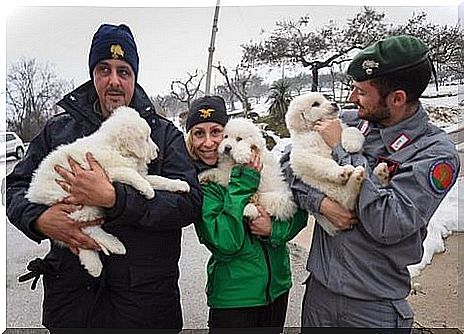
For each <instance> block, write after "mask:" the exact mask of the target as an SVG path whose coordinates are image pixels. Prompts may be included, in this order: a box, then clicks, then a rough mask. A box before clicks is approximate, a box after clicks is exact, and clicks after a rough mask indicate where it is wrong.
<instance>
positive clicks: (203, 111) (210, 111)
mask: <svg viewBox="0 0 464 334" xmlns="http://www.w3.org/2000/svg"><path fill="white" fill-rule="evenodd" d="M213 111H215V110H214V109H211V108H208V109H200V110H198V112H199V113H200V117H201V118H204V119H208V118H210V117H211V115H212V114H213Z"/></svg>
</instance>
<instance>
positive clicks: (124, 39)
mask: <svg viewBox="0 0 464 334" xmlns="http://www.w3.org/2000/svg"><path fill="white" fill-rule="evenodd" d="M105 59H120V60H125V61H126V62H128V63H129V65H130V66H131V67H132V70H133V71H134V73H135V79H136V80H137V74H138V72H139V55H138V54H137V45H135V40H134V36H133V35H132V32H131V31H130V29H129V27H128V26H126V25H125V24H120V25H119V26H115V25H112V24H102V25H101V26H100V28H98V30H97V32H96V33H95V35H93V39H92V45H91V46H90V52H89V71H90V78H92V80H93V69H94V67H95V65H97V64H98V63H99V62H100V61H102V60H105Z"/></svg>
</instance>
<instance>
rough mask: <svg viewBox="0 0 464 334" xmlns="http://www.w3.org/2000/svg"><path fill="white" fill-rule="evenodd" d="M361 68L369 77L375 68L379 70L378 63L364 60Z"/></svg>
mask: <svg viewBox="0 0 464 334" xmlns="http://www.w3.org/2000/svg"><path fill="white" fill-rule="evenodd" d="M361 66H362V68H363V69H364V70H365V71H366V74H367V75H371V74H372V73H373V72H374V69H375V68H379V63H378V62H376V61H375V60H371V59H366V60H365V61H363V63H362V64H361Z"/></svg>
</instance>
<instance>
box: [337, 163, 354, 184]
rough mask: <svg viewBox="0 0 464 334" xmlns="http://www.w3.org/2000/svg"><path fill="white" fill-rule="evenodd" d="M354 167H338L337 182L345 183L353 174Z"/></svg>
mask: <svg viewBox="0 0 464 334" xmlns="http://www.w3.org/2000/svg"><path fill="white" fill-rule="evenodd" d="M353 171H354V167H353V166H352V165H345V166H340V170H339V174H338V175H337V179H338V181H340V182H341V183H346V181H348V179H349V178H350V176H351V174H353Z"/></svg>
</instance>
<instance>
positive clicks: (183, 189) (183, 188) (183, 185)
mask: <svg viewBox="0 0 464 334" xmlns="http://www.w3.org/2000/svg"><path fill="white" fill-rule="evenodd" d="M170 185H171V189H170V191H173V192H180V193H188V192H189V191H190V186H189V184H188V183H187V182H185V181H182V180H172V183H171V184H170Z"/></svg>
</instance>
